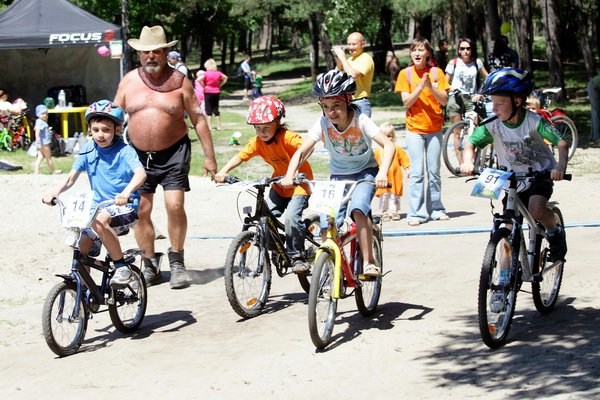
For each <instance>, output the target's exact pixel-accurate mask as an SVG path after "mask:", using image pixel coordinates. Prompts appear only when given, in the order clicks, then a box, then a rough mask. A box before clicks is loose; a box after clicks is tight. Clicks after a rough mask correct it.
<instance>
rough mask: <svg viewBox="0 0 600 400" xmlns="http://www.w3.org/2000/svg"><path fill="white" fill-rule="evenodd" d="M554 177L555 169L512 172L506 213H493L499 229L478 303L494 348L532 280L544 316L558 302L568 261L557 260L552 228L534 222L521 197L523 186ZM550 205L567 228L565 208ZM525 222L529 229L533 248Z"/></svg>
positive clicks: (493, 236)
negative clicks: (520, 294) (550, 235)
mask: <svg viewBox="0 0 600 400" xmlns="http://www.w3.org/2000/svg"><path fill="white" fill-rule="evenodd" d="M549 176H550V171H542V172H526V173H519V172H510V176H509V177H508V181H509V189H508V192H507V194H506V196H508V197H507V205H506V207H505V209H504V211H503V212H502V213H501V214H500V213H494V214H493V216H494V219H493V228H492V231H491V234H490V239H489V242H488V244H487V248H486V251H485V255H484V257H483V264H482V267H481V273H480V277H479V290H478V303H477V304H478V306H477V310H478V315H479V330H480V333H481V338H482V339H483V342H484V343H485V344H486V345H487V346H488V347H490V348H498V347H500V346H503V345H504V344H505V343H506V340H507V337H508V332H509V330H510V326H511V323H512V318H513V315H514V312H515V305H516V302H517V293H518V292H519V290H520V289H521V285H522V284H523V282H531V293H532V296H533V302H534V304H535V307H536V309H537V310H538V311H539V312H541V313H548V312H550V311H552V309H553V308H554V306H555V304H556V300H557V298H558V292H559V290H560V286H561V283H562V276H563V271H564V264H565V262H564V260H557V261H553V260H552V259H551V257H550V245H549V243H548V236H547V234H546V229H545V228H544V226H543V225H542V224H540V223H539V222H538V221H536V220H534V219H533V217H532V216H531V214H530V213H529V211H528V209H527V206H526V205H525V204H523V202H522V201H521V199H520V198H519V196H518V195H517V187H518V184H519V182H525V181H528V180H532V179H536V178H548V177H549ZM485 179H486V180H488V182H487V183H490V182H489V181H492V180H494V179H497V176H494V175H488V176H487V177H486V178H485ZM564 179H565V180H571V174H565V176H564ZM484 183H485V182H484ZM548 206H549V208H550V209H551V210H552V212H553V213H554V217H555V219H556V222H557V224H558V225H559V226H560V227H561V229H564V220H563V216H562V213H561V212H560V209H559V208H558V207H557V206H556V204H555V203H553V202H549V203H548ZM492 210H493V204H492ZM524 222H525V224H526V225H528V227H529V243H528V244H527V245H526V244H525V236H524V228H523V223H524Z"/></svg>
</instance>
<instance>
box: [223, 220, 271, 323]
mask: <svg viewBox="0 0 600 400" xmlns="http://www.w3.org/2000/svg"><path fill="white" fill-rule="evenodd" d="M261 242H262V241H261V238H260V237H259V234H258V233H257V232H254V231H244V232H241V233H240V234H238V235H237V237H236V238H235V239H233V242H231V245H230V246H229V250H228V251H227V259H226V260H225V291H226V292H227V299H228V300H229V304H231V308H233V311H235V312H236V313H237V314H238V315H239V316H240V317H242V318H253V317H256V316H257V315H259V314H260V313H261V312H262V310H263V308H264V307H265V304H266V303H267V298H268V297H269V292H270V291H271V264H270V262H269V257H268V255H267V251H266V249H265V248H263V247H261ZM261 252H263V254H262V265H259V262H260V261H259V260H260V258H261V257H260V253H261Z"/></svg>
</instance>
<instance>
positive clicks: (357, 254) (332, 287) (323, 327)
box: [308, 180, 383, 349]
mask: <svg viewBox="0 0 600 400" xmlns="http://www.w3.org/2000/svg"><path fill="white" fill-rule="evenodd" d="M361 182H369V183H373V184H374V182H371V181H367V180H358V181H355V182H351V186H350V187H349V188H348V192H347V193H346V195H345V196H343V198H341V200H340V201H339V203H336V202H335V201H334V202H332V203H333V204H330V206H329V207H327V209H325V210H323V214H322V215H321V227H322V229H326V239H325V241H324V242H323V244H322V245H321V246H320V247H319V249H318V250H317V255H316V259H315V265H314V268H313V276H312V280H311V284H310V292H309V294H308V330H309V332H310V338H311V340H312V342H313V344H314V345H315V347H317V348H318V349H323V348H325V347H326V346H327V345H328V344H329V343H330V342H331V340H332V333H333V327H334V324H335V317H336V312H337V304H338V300H339V299H343V298H346V297H349V296H351V295H352V294H354V299H355V300H356V306H357V308H358V311H359V312H360V313H361V314H362V315H363V316H365V317H366V316H370V315H372V314H373V313H374V312H375V310H376V308H377V304H378V303H379V296H380V294H381V286H382V282H383V252H382V247H381V246H382V241H383V235H382V232H381V217H380V216H373V221H372V223H373V255H374V258H375V260H376V264H377V265H378V266H379V268H380V270H381V274H380V275H379V277H377V278H372V277H367V276H365V275H363V266H364V265H365V264H366V262H365V260H364V259H363V255H362V251H361V248H360V245H359V241H358V237H357V236H356V225H355V224H354V223H352V224H350V225H349V227H348V229H347V230H346V231H345V232H340V231H338V226H337V224H336V222H335V214H336V213H337V210H338V209H339V205H343V204H346V203H348V201H350V198H351V196H352V193H353V192H354V189H355V188H356V187H357V185H358V184H359V183H361ZM346 184H350V183H348V182H343V181H342V182H340V181H331V182H323V183H320V182H316V185H315V189H314V190H313V196H315V195H316V194H317V193H318V192H320V193H321V194H322V195H323V196H322V198H325V199H335V198H340V197H341V196H342V195H343V190H344V186H345V185H346Z"/></svg>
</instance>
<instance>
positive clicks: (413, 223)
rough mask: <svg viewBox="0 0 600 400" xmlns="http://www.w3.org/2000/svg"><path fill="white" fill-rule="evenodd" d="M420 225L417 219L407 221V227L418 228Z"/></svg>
mask: <svg viewBox="0 0 600 400" xmlns="http://www.w3.org/2000/svg"><path fill="white" fill-rule="evenodd" d="M419 225H421V221H419V220H418V219H411V220H409V221H408V226H419Z"/></svg>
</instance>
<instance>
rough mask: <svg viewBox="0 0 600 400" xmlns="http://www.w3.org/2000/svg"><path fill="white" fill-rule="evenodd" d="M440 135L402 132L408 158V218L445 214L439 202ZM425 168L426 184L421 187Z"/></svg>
mask: <svg viewBox="0 0 600 400" xmlns="http://www.w3.org/2000/svg"><path fill="white" fill-rule="evenodd" d="M442 137H443V135H442V132H438V133H430V134H426V135H421V134H418V133H412V132H407V134H406V145H407V148H408V149H407V150H408V156H409V157H410V179H409V186H408V215H407V218H408V220H417V221H419V222H425V221H427V219H429V217H431V219H433V220H436V219H439V218H440V217H441V216H442V215H444V214H446V209H445V208H444V205H443V204H442V195H441V191H442V180H441V177H440V158H441V157H440V156H441V154H442ZM425 171H427V186H425Z"/></svg>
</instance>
